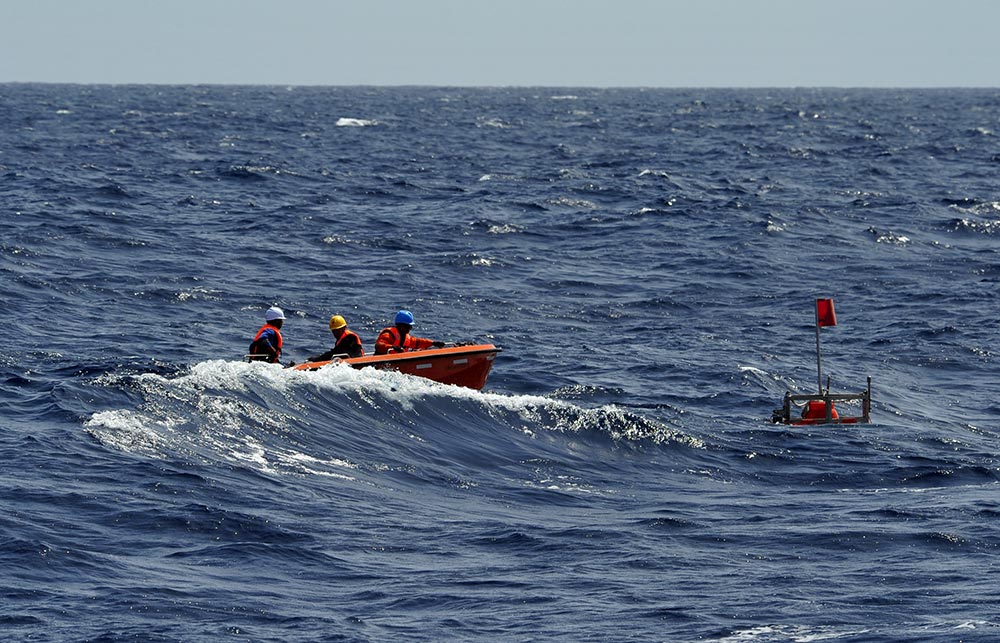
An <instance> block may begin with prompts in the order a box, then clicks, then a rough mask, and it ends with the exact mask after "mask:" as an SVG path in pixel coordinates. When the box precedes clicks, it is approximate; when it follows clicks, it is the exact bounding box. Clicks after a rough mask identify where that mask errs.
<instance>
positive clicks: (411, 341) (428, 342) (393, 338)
mask: <svg viewBox="0 0 1000 643" xmlns="http://www.w3.org/2000/svg"><path fill="white" fill-rule="evenodd" d="M386 335H388V337H386ZM433 345H434V340H432V339H424V338H423V337H414V336H413V335H410V334H407V335H406V337H405V338H404V337H402V336H401V335H400V332H399V329H398V328H396V327H395V326H389V327H388V328H383V329H382V332H381V333H379V334H378V339H376V340H375V354H376V355H385V354H386V353H388V352H389V349H390V348H392V347H396V348H402V349H403V350H404V351H411V350H413V349H422V348H430V347H431V346H433Z"/></svg>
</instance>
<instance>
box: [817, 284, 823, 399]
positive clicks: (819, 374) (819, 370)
mask: <svg viewBox="0 0 1000 643" xmlns="http://www.w3.org/2000/svg"><path fill="white" fill-rule="evenodd" d="M821 355H822V354H821V353H820V350H819V301H817V302H816V381H817V383H818V384H819V394H820V395H822V394H823V360H822V356H821Z"/></svg>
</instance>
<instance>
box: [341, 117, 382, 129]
mask: <svg viewBox="0 0 1000 643" xmlns="http://www.w3.org/2000/svg"><path fill="white" fill-rule="evenodd" d="M378 124H379V122H378V121H375V120H369V119H365V118H347V117H341V118H338V119H337V127H371V126H373V125H378Z"/></svg>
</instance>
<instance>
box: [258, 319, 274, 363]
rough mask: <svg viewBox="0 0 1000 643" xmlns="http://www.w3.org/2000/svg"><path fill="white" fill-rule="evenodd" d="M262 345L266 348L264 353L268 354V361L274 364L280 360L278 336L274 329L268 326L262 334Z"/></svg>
mask: <svg viewBox="0 0 1000 643" xmlns="http://www.w3.org/2000/svg"><path fill="white" fill-rule="evenodd" d="M260 340H261V342H260V347H261V348H263V349H264V353H265V354H266V355H267V361H269V362H271V363H272V364H275V363H277V361H278V341H277V340H278V336H277V335H275V334H274V331H273V330H271V329H270V328H268V329H267V330H265V331H264V332H263V333H262V334H261V336H260Z"/></svg>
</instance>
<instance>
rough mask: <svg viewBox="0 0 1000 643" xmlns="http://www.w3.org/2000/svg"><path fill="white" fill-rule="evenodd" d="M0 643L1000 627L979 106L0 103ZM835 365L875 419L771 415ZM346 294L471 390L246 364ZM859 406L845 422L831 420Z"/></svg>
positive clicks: (72, 89) (929, 94) (874, 100)
mask: <svg viewBox="0 0 1000 643" xmlns="http://www.w3.org/2000/svg"><path fill="white" fill-rule="evenodd" d="M0 118H2V122H3V124H4V126H3V128H2V129H0V176H2V183H0V196H2V202H0V217H2V227H0V296H2V300H0V306H2V309H3V313H4V315H3V316H4V322H5V327H6V330H5V332H4V336H5V341H4V342H3V345H2V348H0V402H2V415H0V572H2V579H3V582H2V584H0V588H2V589H0V592H2V597H0V638H2V639H3V640H5V641H95V642H96V641H101V642H113V641H154V642H167V641H170V642H173V641H178V642H180V641H183V642H191V641H194V642H200V641H219V640H229V641H255V642H256V641H268V642H278V641H282V642H284V641H442V640H456V641H487V640H488V641H717V642H739V643H746V642H750V643H758V642H772V641H837V642H838V643H839V642H861V641H865V642H867V641H935V642H937V641H940V642H942V643H945V642H947V643H951V642H954V641H995V640H998V639H1000V617H998V616H997V615H998V613H1000V600H998V598H997V588H998V586H1000V564H998V560H1000V558H998V555H1000V460H998V457H997V453H998V450H1000V402H998V397H997V384H998V381H997V380H998V378H997V375H998V368H997V364H998V354H997V350H998V349H997V346H998V342H1000V333H998V322H1000V306H998V303H1000V302H998V292H1000V252H998V250H1000V183H998V180H997V177H998V174H1000V139H998V136H997V132H998V131H1000V91H998V90H961V91H945V90H939V91H903V90H832V89H831V90H809V89H801V90H639V89H621V90H592V89H575V90H566V89H557V90H552V89H543V88H532V89H449V88H390V89H377V88H303V87H289V88H286V87H203V86H198V87H153V86H130V87H126V86H115V87H108V86H69V85H64V86H59V85H0ZM817 297H832V298H833V299H834V300H835V303H836V309H837V316H838V321H839V325H838V326H836V327H833V328H824V329H823V335H822V338H823V354H824V373H825V374H827V375H829V376H830V378H831V382H832V387H833V389H834V390H835V391H837V392H856V391H860V390H861V389H862V388H863V387H864V384H865V379H866V377H867V376H869V375H871V376H872V378H873V391H874V408H873V420H874V422H873V424H872V425H868V426H863V425H854V426H849V425H843V426H836V427H806V428H801V427H787V426H782V425H774V424H771V423H770V421H769V420H770V417H771V413H772V411H773V409H775V408H776V407H778V406H779V405H780V402H781V398H782V396H783V394H784V393H785V391H786V390H791V391H793V392H798V393H801V392H813V391H814V390H815V388H816V386H817V383H816V364H815V331H814V326H813V315H814V312H813V303H814V300H815V298H817ZM274 304H277V305H279V306H281V307H283V308H284V310H285V311H286V313H287V314H288V316H289V320H288V321H287V322H286V324H285V327H284V335H285V344H286V351H285V356H286V358H287V359H292V360H302V359H303V358H304V357H306V356H308V355H310V354H314V353H317V352H320V351H322V350H325V349H327V348H329V347H330V334H329V332H328V331H327V328H326V320H327V319H328V318H329V316H330V315H332V314H343V315H345V316H346V317H347V318H348V320H349V321H350V322H351V326H352V327H353V328H354V329H355V330H357V331H358V332H359V333H360V334H361V336H362V338H363V339H364V340H365V341H366V343H367V344H368V346H369V348H370V347H371V344H372V342H373V341H374V338H375V335H376V333H377V332H378V330H379V329H381V328H382V327H383V326H385V325H386V324H387V323H388V320H389V319H390V318H391V315H392V314H393V313H394V312H395V311H396V310H397V309H399V308H404V307H405V308H409V309H410V310H412V311H413V313H414V314H415V315H416V317H417V328H416V332H417V334H420V335H423V336H427V337H433V338H440V339H444V340H449V341H489V342H493V343H496V344H497V345H499V346H501V347H502V348H503V352H502V353H501V355H500V357H499V358H498V359H497V362H496V365H495V367H494V371H493V374H492V376H491V378H490V381H489V383H488V385H487V388H486V390H484V391H483V392H481V393H480V392H475V391H468V390H465V389H456V388H454V387H446V386H441V385H436V384H434V383H431V382H427V381H424V380H415V379H411V378H407V377H405V376H400V375H396V374H392V373H381V372H369V371H354V370H350V369H348V368H346V367H337V368H332V369H328V370H324V371H318V372H312V373H300V372H292V371H288V370H284V369H281V368H279V367H276V366H272V365H265V364H259V363H257V364H245V363H242V362H240V361H239V360H240V358H241V356H242V355H243V354H244V352H245V351H246V348H247V344H248V343H249V340H250V338H251V337H252V335H253V333H254V332H255V331H256V329H257V328H258V327H259V326H260V324H261V317H262V312H263V311H264V309H266V308H267V307H268V306H271V305H274ZM843 410H847V411H850V410H851V409H850V408H849V407H848V408H846V409H845V408H844V407H842V411H843Z"/></svg>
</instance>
